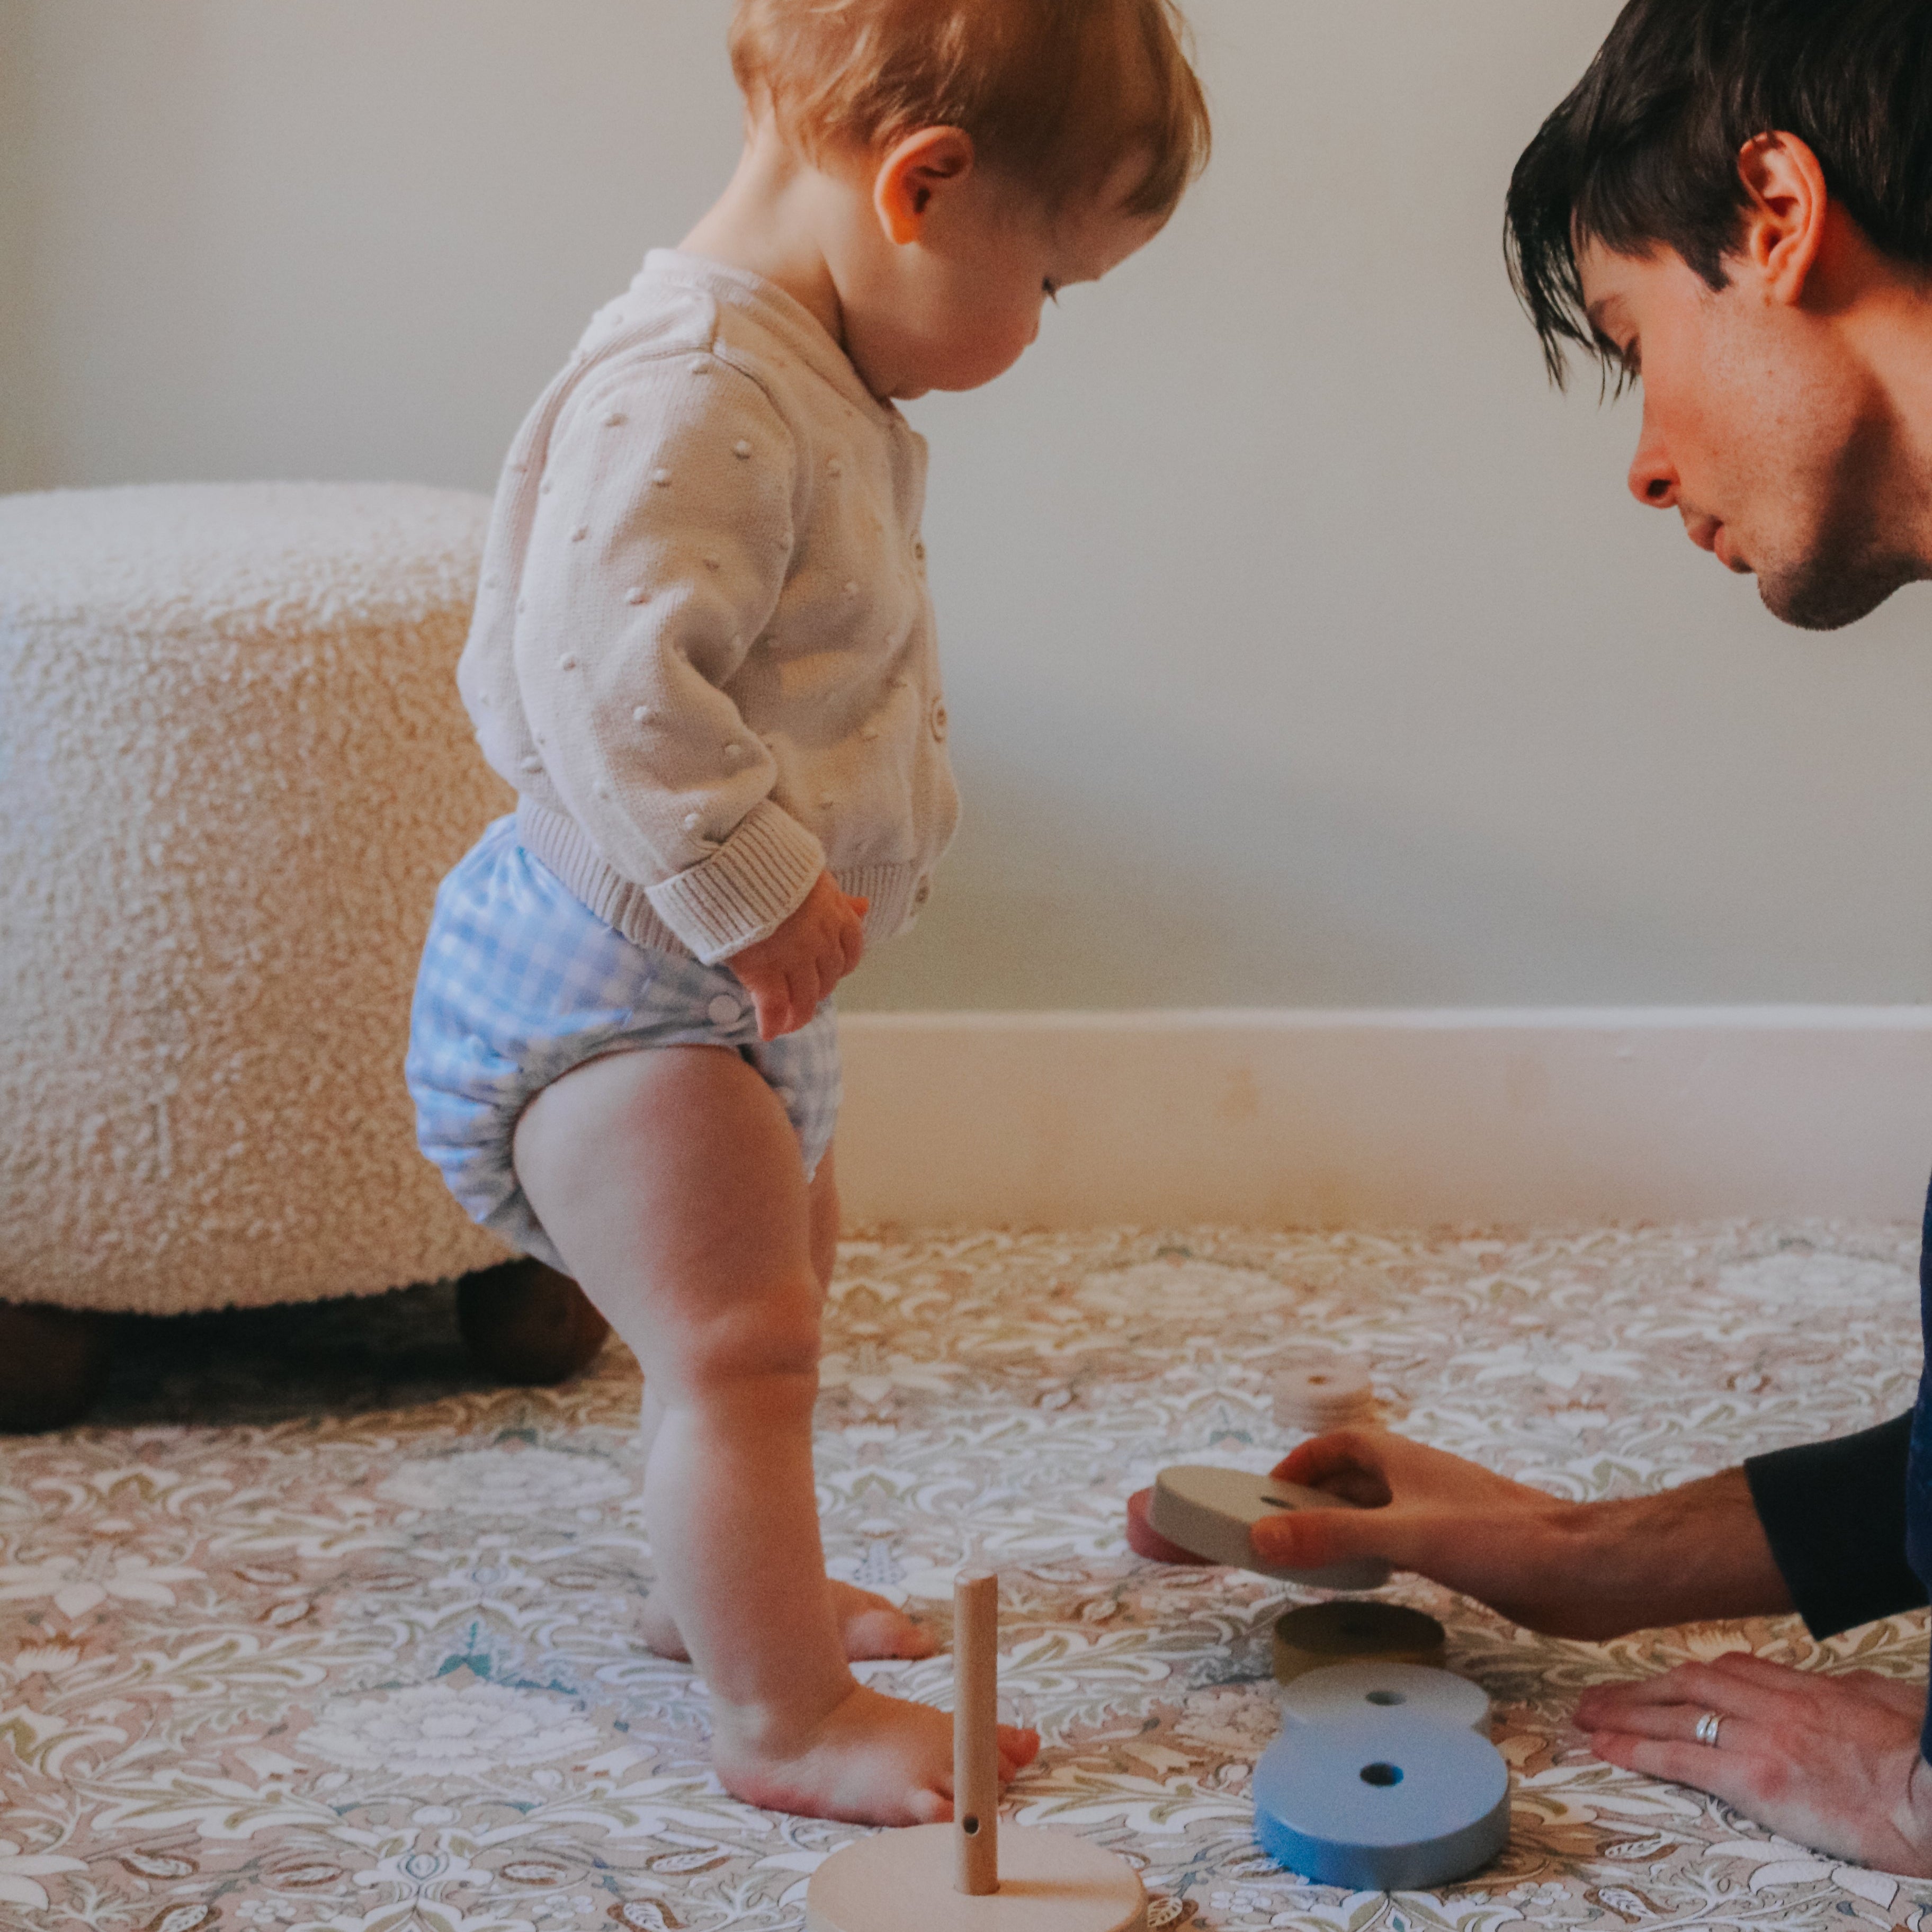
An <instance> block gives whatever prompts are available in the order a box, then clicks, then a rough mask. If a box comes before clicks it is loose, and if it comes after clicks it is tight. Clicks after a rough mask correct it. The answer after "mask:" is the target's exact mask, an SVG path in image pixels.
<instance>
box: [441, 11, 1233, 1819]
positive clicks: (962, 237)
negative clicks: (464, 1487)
mask: <svg viewBox="0 0 1932 1932" xmlns="http://www.w3.org/2000/svg"><path fill="white" fill-rule="evenodd" d="M1180 31H1181V29H1180V23H1179V20H1178V16H1177V15H1176V13H1175V11H1174V10H1173V6H1172V0H739V5H738V7H737V10H736V16H735V17H734V20H733V25H732V29H731V56H732V63H733V68H734V70H735V71H736V75H737V77H738V80H739V83H740V85H741V86H742V89H743V91H744V95H745V148H744V152H743V155H742V158H741V160H739V164H738V166H737V169H736V172H735V173H734V175H733V177H732V178H731V181H730V184H729V186H728V187H727V188H726V189H725V190H724V195H723V196H722V198H721V199H720V200H719V201H718V203H717V205H715V207H714V208H712V210H711V211H710V212H709V214H706V216H705V217H704V218H703V220H701V221H700V222H699V223H698V224H697V226H696V227H695V228H694V229H692V231H691V233H690V234H689V235H688V236H686V237H685V239H684V241H683V242H682V245H680V246H679V248H678V249H676V251H667V250H666V251H655V252H654V253H652V254H651V255H650V256H649V257H647V259H646V261H645V263H644V266H643V270H642V272H640V274H639V275H638V276H637V279H636V280H635V281H634V282H632V284H631V286H630V287H629V288H628V290H626V291H625V293H624V294H623V295H622V296H619V298H618V299H616V301H615V302H612V303H611V304H610V305H609V306H608V307H607V308H605V309H604V311H602V312H601V314H598V316H597V317H595V319H594V320H592V323H591V326H590V328H589V331H588V332H587V333H586V335H585V336H584V337H583V341H582V342H581V343H580V345H579V347H578V348H577V352H576V353H575V354H574V356H572V357H571V360H570V362H569V363H568V365H567V366H566V368H565V369H564V371H563V372H562V374H560V375H559V377H557V378H556V380H555V381H554V382H553V383H552V384H551V386H550V388H549V389H548V390H547V391H546V392H545V393H544V395H543V396H542V398H541V399H540V400H539V401H538V404H537V405H536V407H535V409H534V410H532V413H531V414H530V416H529V419H528V420H527V421H526V422H525V423H524V425H523V428H522V429H521V430H520V431H519V432H518V433H517V439H516V441H515V443H514V446H512V448H511V452H510V455H509V458H508V461H507V463H505V468H504V472H503V477H502V483H501V484H500V485H499V488H498V490H497V493H496V506H495V509H494V511H493V515H492V520H491V523H490V532H489V538H488V543H487V550H486V552H485V555H484V565H483V574H482V580H481V587H480V590H479V592H478V599H477V604H476V611H475V621H474V623H473V625H472V630H471V633H470V637H469V644H468V646H467V648H466V650H465V651H464V652H463V660H462V664H461V666H460V670H459V672H458V680H459V683H460V688H461V691H462V694H463V701H464V703H466V706H468V708H469V712H470V715H471V717H472V718H473V720H474V721H475V726H476V730H477V735H478V739H480V741H481V745H482V749H483V753H484V756H485V757H487V759H488V760H489V761H490V763H491V765H493V766H494V767H495V768H496V770H497V771H499V772H501V773H502V775H503V776H504V777H505V778H507V779H508V781H510V783H511V784H512V785H514V787H515V788H516V790H517V795H518V796H517V809H516V811H515V813H514V816H512V817H507V818H505V819H502V820H499V822H498V823H496V824H495V825H493V826H491V827H490V829H489V830H488V831H487V832H485V833H484V835H483V837H482V838H481V841H480V842H479V843H478V844H477V846H476V847H475V849H474V850H472V851H471V852H470V853H469V855H468V856H466V858H464V859H463V861H462V862H461V863H460V864H459V865H458V866H457V868H455V871H453V872H452V873H451V874H450V875H449V878H448V879H447V880H445V882H444V883H443V887H442V889H441V891H440V892H439V894H438V895H437V906H436V913H435V919H434V924H433V926H432V927H431V932H430V935H429V939H428V944H427V947H426V948H425V954H424V959H423V964H422V974H421V977H420V978H419V982H418V985H417V989H416V1006H415V1012H414V1015H413V1026H412V1036H411V1041H410V1055H409V1068H408V1070H409V1079H410V1087H411V1090H412V1091H413V1094H414V1095H415V1098H416V1106H417V1111H418V1118H419V1132H420V1137H421V1139H422V1146H423V1148H424V1151H425V1152H426V1153H427V1154H428V1155H429V1156H430V1157H431V1159H432V1160H434V1161H436V1162H437V1164H438V1166H440V1168H441V1169H442V1170H443V1173H444V1175H445V1176H446V1178H447V1179H448V1181H449V1185H450V1187H451V1188H452V1190H454V1192H455V1194H456V1196H457V1197H458V1199H459V1200H460V1201H461V1202H463V1205H464V1206H465V1207H466V1208H467V1209H468V1210H469V1212H470V1213H471V1214H472V1215H474V1216H475V1217H476V1219H477V1220H479V1221H481V1222H482V1223H484V1224H485V1225H486V1226H489V1227H490V1228H493V1229H495V1230H496V1232H499V1234H501V1235H503V1236H504V1237H505V1239H506V1240H508V1241H510V1242H511V1243H512V1244H514V1246H516V1247H517V1248H519V1249H520V1250H523V1252H524V1253H527V1254H530V1255H533V1256H537V1257H538V1258H539V1259H542V1260H544V1261H545V1262H548V1263H550V1265H552V1266H553V1267H556V1268H560V1269H562V1271H564V1272H565V1273H566V1274H569V1275H571V1276H573V1277H575V1279H576V1280H577V1282H578V1283H580V1284H581V1286H582V1287H583V1291H584V1292H585V1293H586V1295H588V1296H589V1298H590V1299H591V1300H592V1301H593V1302H594V1303H595V1304H596V1306H597V1307H598V1308H599V1309H600V1310H602V1311H603V1313H604V1314H605V1315H606V1316H608V1317H609V1319H610V1322H611V1323H612V1325H613V1326H614V1327H615V1328H616V1330H617V1331H618V1333H619V1334H620V1335H621V1336H622V1337H623V1339H624V1340H625V1342H626V1343H628V1344H629V1345H630V1346H631V1349H633V1350H634V1352H635V1353H636V1355H637V1360H638V1361H639V1363H640V1364H641V1365H642V1367H643V1373H644V1387H645V1398H644V1412H643V1430H644V1434H645V1438H646V1457H647V1460H646V1469H645V1475H644V1494H643V1508H644V1514H645V1520H646V1526H647V1527H648V1529H649V1535H650V1539H651V1548H652V1555H653V1556H654V1558H655V1562H656V1565H657V1570H658V1582H657V1585H656V1587H655V1589H654V1590H653V1592H652V1595H651V1598H650V1599H649V1602H648V1603H647V1604H646V1607H645V1613H644V1616H645V1625H646V1628H645V1630H644V1631H643V1635H644V1637H645V1640H646V1642H647V1643H649V1644H650V1645H651V1646H652V1647H653V1648H655V1649H658V1650H661V1651H663V1652H667V1653H668V1654H670V1655H679V1656H683V1655H688V1656H689V1657H690V1658H692V1659H693V1660H694V1661H695V1662H696V1663H697V1665H698V1667H700V1669H701V1670H702V1671H703V1675H704V1678H705V1680H706V1683H707V1685H709V1690H710V1696H711V1714H712V1724H713V1740H712V1751H713V1759H714V1763H715V1766H716V1769H717V1771H718V1775H719V1777H720V1778H721V1779H722V1781H724V1784H725V1786H726V1787H727V1788H728V1789H729V1790H731V1791H732V1792H733V1793H736V1795H737V1796H739V1797H741V1798H743V1799H747V1800H748V1801H749V1802H751V1803H754V1804H757V1805H768V1806H772V1807H774V1808H778V1809H781V1810H784V1811H796V1812H803V1813H807V1814H814V1815H817V1816H821V1817H831V1818H841V1819H849V1820H856V1821H859V1822H862V1823H877V1824H910V1823H927V1822H934V1821H938V1820H944V1819H945V1818H947V1817H950V1814H951V1804H950V1798H951V1787H952V1743H951V1724H950V1719H949V1718H947V1716H946V1715H945V1714H944V1713H943V1712H939V1711H935V1710H933V1709H929V1708H928V1707H927V1706H923V1705H916V1704H910V1703H904V1702H902V1701H901V1700H897V1699H894V1698H890V1697H884V1696H882V1695H880V1694H879V1693H878V1692H877V1691H871V1690H868V1689H866V1688H862V1686H861V1685H859V1684H858V1682H856V1680H855V1679H854V1678H853V1676H852V1674H851V1672H850V1670H849V1669H848V1668H847V1661H848V1660H849V1659H850V1658H868V1657H916V1656H921V1655H926V1653H927V1652H929V1650H930V1649H931V1648H932V1646H931V1643H930V1641H929V1639H928V1638H927V1637H926V1636H925V1634H923V1633H922V1631H919V1629H918V1628H916V1626H915V1625H913V1624H912V1623H911V1622H910V1621H909V1620H907V1619H906V1618H905V1617H904V1616H901V1614H900V1613H898V1611H897V1610H895V1609H894V1608H893V1607H892V1606H891V1605H890V1604H888V1603H887V1602H886V1601H885V1600H884V1599H883V1598H879V1597H877V1596H873V1595H868V1593H866V1592H862V1591H859V1590H856V1589H850V1588H849V1587H847V1586H841V1585H838V1584H834V1583H830V1582H829V1581H828V1580H827V1579H826V1574H825V1565H824V1559H823V1553H822V1552H821V1550H820V1543H819V1535H818V1525H817V1508H816V1502H815V1498H814V1489H813V1481H812V1466H811V1421H812V1406H813V1403H814V1397H815V1396H816V1393H817V1360H818V1348H819V1319H820V1308H821V1305H822V1303H823V1297H824V1294H825V1290H826V1283H827V1281H828V1280H829V1275H830V1272H831V1268H832V1256H833V1250H834V1244H835V1238H836V1234H837V1229H838V1200H837V1196H836V1193H835V1187H834V1182H833V1178H832V1124H833V1120H834V1117H835V1114H836V1112H837V1110H838V1048H837V1043H836V1040H835V1033H834V1022H833V1019H832V1007H831V1004H830V1001H831V995H832V989H834V988H835V986H837V985H838V982H839V980H841V979H842V978H843V977H844V976H845V975H846V974H847V973H849V972H850V971H851V970H852V969H853V967H854V966H856V965H857V964H858V963H859V954H860V953H861V951H862V949H863V947H865V945H866V944H868V943H869V942H871V941H875V940H879V939H884V938H890V937H891V936H892V935H893V934H895V933H896V932H901V931H902V930H903V929H904V928H905V927H907V926H909V925H910V923H911V922H912V920H913V917H914V916H915V914H916V912H917V910H918V909H919V907H921V906H922V905H923V904H925V903H926V899H927V897H928V895H929V893H930V892H931V891H932V874H933V868H934V867H935V865H936V864H937V863H938V859H939V857H940V855H941V853H942V852H943V851H944V849H945V847H946V844H947V840H948V839H949V838H950V836H951V835H952V832H953V824H954V821H955V819H956V816H957V802H956V796H955V793H954V791H953V781H952V778H951V775H950V771H949V769H948V767H947V756H946V749H945V742H946V734H947V721H946V706H945V703H944V700H943V698H942V697H941V692H940V679H939V667H938V659H937V657H936V655H935V643H934V636H933V624H932V607H931V604H930V602H929V599H928V597H927V595H926V548H925V545H924V544H923V543H922V541H921V540H920V536H919V515H920V510H921V505H922V500H923V495H924V487H925V476H926V446H925V444H924V443H923V442H922V440H921V439H920V438H919V437H918V436H917V435H916V434H915V433H914V432H913V431H912V429H911V428H909V427H908V426H907V423H906V421H905V419H904V417H903V416H901V415H900V413H899V412H898V410H897V409H896V408H895V407H894V404H895V401H901V400H904V399H905V398H909V397H915V396H919V395H924V394H925V393H926V392H927V391H928V390H929V389H972V388H974V387H976V386H978V385H979V384H980V383H988V382H990V381H992V379H993V378H994V377H995V376H997V375H998V374H1000V373H1001V371H1003V370H1004V369H1007V368H1010V366H1011V365H1012V364H1013V362H1015V361H1016V359H1018V357H1019V355H1020V353H1021V352H1022V350H1025V348H1026V347H1027V345H1028V344H1029V343H1031V341H1033V340H1034V337H1035V336H1036V335H1037V334H1038V332H1039V328H1040V313H1041V305H1042V304H1043V302H1046V301H1047V300H1048V299H1050V298H1051V297H1052V296H1053V295H1054V294H1055V293H1056V291H1058V290H1060V289H1061V288H1063V287H1065V286H1067V284H1070V283H1073V282H1082V281H1095V280H1097V279H1098V278H1100V276H1102V275H1105V274H1106V272H1107V271H1108V270H1109V269H1111V268H1112V267H1113V266H1115V264H1116V263H1119V262H1121V261H1122V260H1124V259H1125V258H1126V257H1127V256H1129V255H1130V254H1132V253H1133V251H1135V250H1136V249H1137V248H1139V247H1140V246H1141V245H1142V244H1143V243H1144V242H1146V241H1147V240H1148V239H1149V238H1150V237H1151V236H1153V235H1154V233H1156V232H1157V230H1158V229H1160V226H1161V225H1162V223H1163V222H1164V221H1165V220H1166V217H1168V215H1169V214H1170V213H1171V212H1172V209H1173V208H1174V206H1175V204H1176V202H1178V200H1179V199H1180V197H1181V193H1182V192H1183V190H1184V188H1185V187H1186V186H1187V183H1188V181H1190V178H1192V177H1193V174H1194V173H1195V172H1196V170H1197V169H1199V166H1200V165H1201V163H1202V160H1204V158H1205V151H1206V147H1207V141H1208V124H1207V118H1206V113H1205V108H1204V106H1203V103H1202V95H1201V92H1200V89H1199V84H1198V83H1197V82H1196V79H1195V77H1194V75H1193V72H1192V71H1191V70H1190V68H1189V66H1188V64H1187V59H1186V57H1185V55H1184V52H1183V49H1182V46H1181V39H1180ZM1038 1744H1039V1740H1038V1739H1037V1738H1036V1737H1035V1736H1034V1735H1033V1734H1032V1733H1031V1732H1026V1731H1021V1730H1012V1729H1007V1730H1003V1731H1002V1733H1001V1752H1002V1766H1001V1769H1002V1775H1003V1776H1010V1775H1012V1773H1013V1771H1014V1770H1015V1769H1017V1768H1018V1767H1019V1766H1021V1765H1022V1764H1024V1763H1026V1762H1027V1761H1028V1760H1029V1759H1030V1758H1031V1757H1032V1756H1033V1754H1034V1752H1035V1751H1036V1750H1037V1748H1038Z"/></svg>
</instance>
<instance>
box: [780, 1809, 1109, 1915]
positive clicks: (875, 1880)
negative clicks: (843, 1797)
mask: <svg viewBox="0 0 1932 1932" xmlns="http://www.w3.org/2000/svg"><path fill="white" fill-rule="evenodd" d="M1146 1927H1147V1894H1146V1892H1145V1891H1144V1890H1143V1889H1142V1885H1141V1881H1140V1876H1139V1873H1137V1872H1136V1871H1135V1870H1134V1868H1133V1866H1131V1865H1130V1864H1128V1863H1127V1861H1126V1860H1125V1859H1124V1858H1117V1857H1115V1855H1114V1854H1113V1853H1112V1852H1110V1851H1107V1850H1106V1849H1103V1847H1102V1846H1099V1845H1097V1844H1094V1843H1093V1842H1092V1841H1091V1840H1089V1839H1086V1838H1082V1837H1081V1836H1080V1835H1079V1834H1078V1833H1077V1832H1058V1831H1054V1830H1052V1829H1046V1828H1041V1827H1035V1826H1021V1825H1009V1824H1007V1823H1006V1822H1005V1821H1004V1820H1001V1825H1000V1888H999V1890H998V1891H995V1892H990V1893H989V1894H987V1895H986V1897H983V1898H969V1897H967V1895H966V1894H965V1893H964V1892H960V1891H954V1890H953V1827H952V1826H950V1825H914V1826H909V1827H908V1828H907V1829H905V1830H904V1831H898V1832H879V1833H878V1834H877V1835H876V1836H875V1837H873V1838H861V1839H859V1841H857V1842H856V1843H853V1844H850V1845H847V1846H845V1848H844V1849H843V1850H842V1851H838V1852H833V1853H832V1855H831V1857H829V1858H827V1859H826V1861H825V1862H824V1863H823V1864H822V1865H820V1867H818V1869H817V1870H816V1871H815V1872H814V1873H812V1875H811V1882H810V1884H809V1885H807V1886H806V1888H805V1932H1146Z"/></svg>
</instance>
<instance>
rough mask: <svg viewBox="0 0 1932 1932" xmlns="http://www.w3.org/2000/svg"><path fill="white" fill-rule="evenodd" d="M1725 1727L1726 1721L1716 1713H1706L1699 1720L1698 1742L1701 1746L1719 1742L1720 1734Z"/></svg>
mask: <svg viewBox="0 0 1932 1932" xmlns="http://www.w3.org/2000/svg"><path fill="white" fill-rule="evenodd" d="M1723 1729H1724V1719H1723V1718H1721V1717H1719V1716H1718V1714H1717V1712H1715V1711H1706V1712H1705V1713H1704V1715H1703V1716H1702V1717H1701V1718H1699V1719H1698V1720H1697V1742H1699V1743H1700V1745H1715V1744H1716V1743H1717V1742H1718V1733H1719V1732H1720V1731H1721V1730H1723Z"/></svg>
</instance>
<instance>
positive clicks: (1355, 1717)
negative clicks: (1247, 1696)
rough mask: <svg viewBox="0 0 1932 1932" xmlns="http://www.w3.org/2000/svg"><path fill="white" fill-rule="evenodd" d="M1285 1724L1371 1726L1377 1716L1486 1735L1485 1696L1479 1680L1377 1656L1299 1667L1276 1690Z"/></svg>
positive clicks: (1487, 1697)
mask: <svg viewBox="0 0 1932 1932" xmlns="http://www.w3.org/2000/svg"><path fill="white" fill-rule="evenodd" d="M1281 1714H1282V1716H1283V1718H1285V1719H1286V1721H1288V1722H1289V1724H1373V1723H1374V1722H1375V1721H1376V1719H1377V1718H1394V1717H1397V1716H1398V1715H1400V1716H1401V1717H1404V1718H1430V1719H1433V1721H1435V1722H1436V1723H1437V1724H1454V1725H1455V1726H1456V1727H1457V1729H1459V1730H1466V1731H1474V1732H1475V1733H1478V1736H1482V1737H1487V1736H1489V1734H1490V1697H1489V1693H1488V1692H1487V1691H1485V1690H1484V1688H1482V1686H1481V1685H1480V1684H1472V1683H1471V1682H1469V1679H1467V1678H1466V1677H1458V1676H1457V1675H1456V1674H1455V1673H1454V1672H1453V1671H1450V1670H1442V1669H1441V1668H1439V1667H1432V1666H1430V1665H1428V1664H1400V1663H1397V1662H1395V1661H1393V1660H1392V1659H1391V1658H1385V1657H1383V1658H1376V1659H1375V1660H1373V1661H1372V1662H1370V1663H1365V1664H1330V1665H1329V1666H1328V1667H1327V1668H1326V1669H1325V1670H1304V1671H1303V1672H1302V1673H1301V1676H1298V1677H1297V1678H1296V1679H1295V1680H1294V1682H1292V1683H1291V1684H1289V1685H1287V1686H1286V1688H1284V1689H1283V1691H1282V1694H1281Z"/></svg>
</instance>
